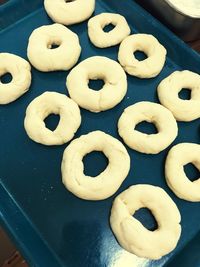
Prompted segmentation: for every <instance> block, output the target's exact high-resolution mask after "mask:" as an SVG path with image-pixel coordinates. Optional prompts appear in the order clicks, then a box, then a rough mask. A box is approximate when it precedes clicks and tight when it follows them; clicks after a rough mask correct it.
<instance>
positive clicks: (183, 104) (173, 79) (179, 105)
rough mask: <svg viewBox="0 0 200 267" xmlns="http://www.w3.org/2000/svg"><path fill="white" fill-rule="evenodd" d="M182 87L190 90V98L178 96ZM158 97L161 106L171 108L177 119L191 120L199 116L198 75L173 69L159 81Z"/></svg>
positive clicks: (199, 86) (199, 81) (199, 85)
mask: <svg viewBox="0 0 200 267" xmlns="http://www.w3.org/2000/svg"><path fill="white" fill-rule="evenodd" d="M183 88H188V89H190V90H191V98H190V99H189V100H183V99H180V98H179V95H178V94H179V92H180V91H181V90H182V89H183ZM157 91H158V97H159V100H160V102H161V104H162V105H163V106H165V107H166V108H168V109H169V110H171V112H172V113H173V115H174V117H175V118H176V119H177V120H178V121H192V120H195V119H198V118H200V75H199V74H197V73H194V72H191V71H188V70H185V71H175V72H173V73H172V74H171V75H169V76H168V77H167V78H165V79H164V80H162V81H161V83H160V84H159V86H158V89H157Z"/></svg>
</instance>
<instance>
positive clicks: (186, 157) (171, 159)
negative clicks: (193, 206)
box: [165, 143, 200, 202]
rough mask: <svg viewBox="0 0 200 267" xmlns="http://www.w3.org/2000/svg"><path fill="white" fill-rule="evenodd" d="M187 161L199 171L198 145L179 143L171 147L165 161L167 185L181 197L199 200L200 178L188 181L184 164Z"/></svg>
mask: <svg viewBox="0 0 200 267" xmlns="http://www.w3.org/2000/svg"><path fill="white" fill-rule="evenodd" d="M188 163H192V164H194V166H195V167H196V168H197V169H198V170H199V171H200V145H198V144H193V143H181V144H178V145H175V146H174V147H172V148H171V150H170V151H169V153H168V155H167V159H166V163H165V177H166V181H167V184H168V186H169V187H170V188H171V190H172V191H173V192H174V193H175V194H176V195H177V196H178V197H179V198H181V199H185V200H188V201H193V202H197V201H200V178H199V179H197V180H195V181H193V182H192V181H190V180H189V179H188V178H187V176H186V174H185V172H184V168H183V167H184V165H187V164H188Z"/></svg>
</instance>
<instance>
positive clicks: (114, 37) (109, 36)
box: [88, 13, 131, 48]
mask: <svg viewBox="0 0 200 267" xmlns="http://www.w3.org/2000/svg"><path fill="white" fill-rule="evenodd" d="M109 24H112V25H113V26H115V28H114V29H113V30H111V31H109V32H105V31H104V30H103V29H104V27H105V26H106V25H109ZM130 32H131V30H130V28H129V26H128V23H127V21H126V19H125V18H124V17H123V16H121V15H119V14H114V13H101V14H100V15H97V16H95V17H92V18H91V19H90V20H89V21H88V35H89V38H90V41H91V42H92V43H93V44H94V45H95V46H97V47H100V48H105V47H110V46H114V45H117V44H120V43H121V41H122V40H123V39H124V38H126V37H127V36H128V35H129V34H130Z"/></svg>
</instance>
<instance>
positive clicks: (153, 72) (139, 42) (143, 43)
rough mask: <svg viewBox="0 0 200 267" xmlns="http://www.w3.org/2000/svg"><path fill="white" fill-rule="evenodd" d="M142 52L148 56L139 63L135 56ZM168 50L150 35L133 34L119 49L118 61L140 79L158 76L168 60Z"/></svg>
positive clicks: (128, 71)
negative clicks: (136, 53)
mask: <svg viewBox="0 0 200 267" xmlns="http://www.w3.org/2000/svg"><path fill="white" fill-rule="evenodd" d="M136 51H141V52H144V53H145V54H146V55H147V58H146V59H145V60H142V61H139V60H137V59H136V58H135V56H134V55H133V53H134V52H136ZM166 53H167V52H166V49H165V48H164V46H162V45H161V44H160V43H159V42H158V40H157V39H156V38H155V37H154V36H153V35H150V34H133V35H130V36H128V37H127V38H126V39H124V40H123V41H122V43H121V44H120V47H119V53H118V60H119V62H120V64H121V65H122V66H123V68H124V69H125V71H126V72H127V73H129V74H130V75H133V76H136V77H139V78H152V77H155V76H157V75H158V74H159V73H160V72H161V70H162V68H163V66H164V64H165V59H166Z"/></svg>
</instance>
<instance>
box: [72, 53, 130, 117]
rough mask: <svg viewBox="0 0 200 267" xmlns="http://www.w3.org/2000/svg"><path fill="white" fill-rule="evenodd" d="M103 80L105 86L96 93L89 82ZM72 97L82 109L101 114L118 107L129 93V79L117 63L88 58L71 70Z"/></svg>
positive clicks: (102, 58) (97, 57)
mask: <svg viewBox="0 0 200 267" xmlns="http://www.w3.org/2000/svg"><path fill="white" fill-rule="evenodd" d="M90 79H92V80H96V79H102V80H104V83H105V84H104V86H103V88H102V89H101V90H99V91H95V90H91V88H89V86H88V83H89V80H90ZM67 88H68V91H69V95H70V97H71V98H72V99H73V100H74V101H75V102H76V103H77V104H78V105H79V106H80V107H82V108H85V109H88V110H90V111H93V112H100V111H103V110H107V109H110V108H113V107H114V106H116V105H117V104H118V103H119V102H120V101H121V100H122V99H123V98H124V96H125V94H126V92H127V77H126V73H125V72H124V70H123V68H122V67H121V66H120V64H119V63H117V62H116V61H114V60H112V59H109V58H106V57H100V56H94V57H90V58H87V59H86V60H84V61H82V62H81V63H79V64H78V65H77V66H76V67H75V68H73V69H72V70H71V72H70V73H69V75H68V77H67Z"/></svg>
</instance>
